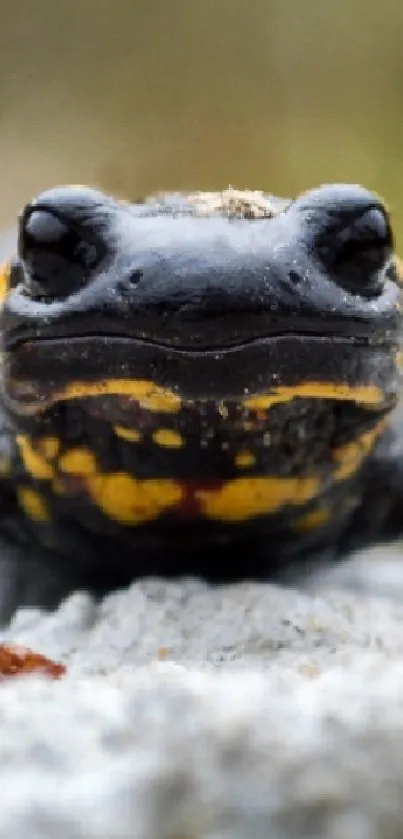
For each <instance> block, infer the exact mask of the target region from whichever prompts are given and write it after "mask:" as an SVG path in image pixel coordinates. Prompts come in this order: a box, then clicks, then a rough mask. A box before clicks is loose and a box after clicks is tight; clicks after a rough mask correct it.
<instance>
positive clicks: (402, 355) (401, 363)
mask: <svg viewBox="0 0 403 839" xmlns="http://www.w3.org/2000/svg"><path fill="white" fill-rule="evenodd" d="M396 365H397V367H398V368H399V370H403V352H402V351H401V350H399V352H397V353H396Z"/></svg>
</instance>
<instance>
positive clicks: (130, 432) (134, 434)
mask: <svg viewBox="0 0 403 839" xmlns="http://www.w3.org/2000/svg"><path fill="white" fill-rule="evenodd" d="M114 432H115V434H116V437H120V439H121V440H129V441H130V442H131V443H139V442H140V440H141V434H140V431H138V430H137V428H124V426H123V425H115V427H114Z"/></svg>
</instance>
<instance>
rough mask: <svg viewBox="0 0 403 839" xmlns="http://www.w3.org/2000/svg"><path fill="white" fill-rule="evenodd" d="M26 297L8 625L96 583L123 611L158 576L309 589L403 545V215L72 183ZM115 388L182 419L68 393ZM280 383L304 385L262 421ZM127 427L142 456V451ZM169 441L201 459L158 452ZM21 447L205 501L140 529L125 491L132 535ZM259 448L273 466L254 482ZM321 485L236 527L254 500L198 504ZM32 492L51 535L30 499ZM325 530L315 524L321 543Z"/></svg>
mask: <svg viewBox="0 0 403 839" xmlns="http://www.w3.org/2000/svg"><path fill="white" fill-rule="evenodd" d="M7 280H8V288H7V290H6V293H5V296H4V304H3V310H2V329H1V340H2V351H3V365H2V378H3V381H2V415H1V423H2V424H1V427H0V455H2V457H3V459H4V458H6V459H7V460H8V462H9V467H8V469H7V470H4V476H3V477H2V478H0V481H1V486H0V503H1V522H0V549H1V560H0V573H1V587H2V589H1V597H0V620H2V621H5V620H7V619H8V618H9V617H10V615H11V614H12V613H13V611H14V609H15V608H16V607H17V606H18V605H39V606H45V607H47V608H53V607H54V606H56V605H57V603H58V602H59V601H60V599H61V598H62V597H64V596H65V595H66V594H68V593H69V592H70V591H71V590H74V589H76V588H79V587H83V588H86V589H88V590H90V591H92V592H93V593H94V594H96V595H102V594H103V593H105V592H106V591H108V590H111V589H113V588H115V587H118V586H122V585H126V584H127V583H129V582H130V581H131V580H132V579H134V578H136V577H138V576H142V575H146V574H152V575H155V574H163V575H166V576H173V575H179V574H186V575H189V574H196V575H201V576H203V577H205V578H207V579H209V580H213V581H227V580H235V579H242V578H258V579H268V578H272V577H273V576H275V575H276V574H278V573H280V575H282V576H283V577H287V575H288V573H289V571H290V569H291V568H302V567H304V565H306V564H307V563H311V562H314V561H316V560H320V559H323V558H326V560H334V559H339V558H341V557H343V556H344V555H346V554H347V553H348V552H349V551H351V550H353V549H355V548H358V547H364V546H365V545H368V544H370V543H372V542H384V541H390V540H392V539H394V538H396V537H397V536H399V535H401V532H402V531H403V520H402V516H401V509H402V488H403V482H402V474H401V473H402V464H403V459H402V457H401V449H402V445H401V443H400V440H402V439H403V435H400V434H399V424H398V413H397V412H396V410H395V408H396V405H397V401H398V395H399V390H400V370H399V356H398V350H399V346H400V341H401V326H402V311H401V309H402V305H403V304H402V292H401V287H400V275H399V270H398V264H397V261H396V259H395V256H394V249H393V236H392V231H391V224H390V219H389V216H388V213H387V211H386V209H385V207H384V205H383V204H382V202H381V201H380V199H379V198H378V197H377V196H376V195H374V194H373V193H371V192H369V191H367V190H366V189H364V188H361V187H354V186H348V185H331V186H324V187H320V188H318V189H316V190H312V191H310V192H308V193H306V194H304V195H302V196H300V197H299V198H297V199H296V200H294V201H289V200H285V199H279V198H275V197H271V196H263V195H261V194H256V195H255V194H252V195H249V194H246V193H245V194H243V195H242V194H238V193H226V194H224V195H223V196H222V198H221V199H220V196H217V195H204V196H203V195H201V194H198V195H195V196H182V195H168V196H162V197H161V198H156V199H154V200H152V201H146V202H142V203H138V204H134V205H129V204H125V203H119V202H117V201H115V200H114V199H112V198H111V197H109V196H106V195H104V194H102V193H100V192H97V191H95V190H91V189H85V188H71V187H70V188H69V187H63V188H56V189H53V190H49V191H47V192H44V193H42V194H40V195H39V196H38V197H37V198H35V199H34V200H33V201H31V202H30V203H29V204H28V205H27V206H26V207H25V209H24V210H23V212H22V214H21V216H20V220H19V235H18V249H17V255H16V256H15V257H14V258H13V259H12V261H11V263H10V266H9V270H8V275H7ZM105 379H108V380H114V381H115V382H116V381H118V382H128V381H130V380H136V382H138V381H140V382H143V383H144V381H145V382H149V383H150V382H151V385H152V386H154V387H157V388H158V389H159V392H163V393H165V392H166V391H167V392H168V394H169V395H170V397H169V398H171V400H173V402H174V403H175V400H176V403H177V407H176V408H175V409H174V410H172V409H169V410H168V409H166V407H165V406H164V405H163V406H162V409H159V407H158V405H157V407H156V406H155V405H153V406H152V407H151V408H150V405H149V404H148V403H147V401H146V402H145V403H144V400H143V401H142V399H141V397H139V396H137V398H136V399H133V398H132V399H131V400H130V397H129V398H128V397H126V396H123V397H122V393H120V395H116V394H112V395H110V394H109V395H108V394H105V392H101V388H100V390H99V392H98V393H96V392H94V390H92V391H91V393H90V394H89V393H88V392H86V393H81V392H80V393H78V392H75V393H74V394H72V393H71V392H70V391H69V392H67V390H66V389H67V388H68V387H69V385H71V384H72V383H73V384H74V383H75V382H77V381H78V380H79V381H80V382H81V383H83V382H84V384H85V385H94V384H95V385H96V384H97V383H99V382H104V381H105ZM312 383H314V386H313V388H312ZM317 383H319V386H320V387H319V390H318V389H317V388H316V384H317ZM304 387H306V388H307V389H306V390H305V391H304ZM278 388H283V389H284V388H286V389H288V390H287V393H288V397H287V398H285V397H284V398H283V399H282V401H279V403H278V404H274V405H272V406H269V407H268V408H267V410H266V409H263V410H262V409H260V408H256V406H255V407H250V406H248V399H253V398H255V399H256V398H259V397H265V396H266V397H267V395H268V394H273V393H277V392H278ZM326 388H327V391H326ZM340 388H341V390H342V394H344V395H342V396H341V397H340ZM363 389H364V390H363ZM294 390H295V396H293V392H294ZM364 392H365V394H366V395H365V396H363V393H364ZM62 393H64V396H63V397H61V394H62ZM333 393H334V396H333V395H332V394H333ZM374 393H376V394H377V398H373V394H374ZM368 394H369V396H368ZM292 397H293V398H292ZM117 426H119V427H121V426H124V427H125V428H126V430H127V429H129V431H136V432H137V431H138V432H139V434H140V435H141V439H140V438H139V440H136V441H133V439H132V440H127V439H121V438H120V437H119V435H118V436H116V435H117V433H116V427H117ZM161 428H162V429H165V430H166V428H168V429H169V430H170V433H171V437H172V434H175V435H176V438H178V436H179V438H180V439H181V440H182V444H181V445H179V446H177V447H175V445H173V446H172V445H171V444H168V445H167V444H165V443H164V444H163V445H156V444H155V439H156V438H154V437H153V435H158V433H159V432H160V430H161ZM368 434H369V435H372V434H373V437H371V440H372V443H371V445H370V446H369V448H368V451H367V450H365V453H364V454H365V456H364V455H363V456H362V457H358V459H357V463H356V465H355V466H354V465H353V467H352V468H348V469H347V470H345V472H344V473H343V474H341V472H340V471H339V472H338V471H337V470H338V468H339V466H338V464H339V460H338V458H339V454H338V453H339V452H340V451H344V452H345V451H346V447H349V446H350V444H352V445H355V444H357V441H358V445H359V446H361V442H360V441H362V440H363V439H367V438H366V435H368ZM21 437H23V438H24V439H25V440H27V439H28V440H29V445H30V446H31V449H30V451H31V455H30V457H31V456H32V451H34V453H35V452H36V453H38V451H39V448H38V446H40V445H41V444H42V443H43V438H46V439H47V440H49V438H51V439H53V440H55V439H56V440H57V441H58V444H60V447H61V449H60V451H61V453H62V454H63V453H64V454H65V453H66V452H70V453H71V451H72V450H75V451H76V450H77V449H79V450H80V451H81V452H82V450H83V449H84V450H85V451H86V453H87V455H86V456H88V453H90V454H91V453H92V454H93V455H94V457H95V458H96V462H97V470H98V469H99V470H100V472H102V474H103V476H105V475H107V476H110V475H111V474H113V475H115V474H117V473H118V474H119V475H120V474H124V475H125V476H126V477H127V476H129V480H130V479H135V480H136V481H141V482H147V481H149V480H151V481H153V480H154V479H155V480H158V481H160V480H163V481H164V480H167V481H169V480H172V481H174V482H176V483H175V486H176V487H178V486H179V485H180V487H181V488H183V487H186V488H187V489H186V493H185V495H186V499H187V500H186V502H185V501H183V503H182V501H181V502H180V503H179V502H178V503H176V502H175V503H174V504H173V505H171V507H169V505H168V507H167V508H164V509H163V510H162V511H161V510H158V512H156V513H155V515H152V516H148V518H146V519H144V520H143V519H141V521H136V522H133V521H132V520H131V521H130V522H129V523H128V522H125V523H122V521H120V520H117V519H116V515H115V513H116V507H118V506H119V504H118V502H117V501H116V498H117V494H116V493H117V490H116V489H115V486H117V484H116V485H115V484H113V486H112V496H111V497H112V501H111V503H112V506H114V516H115V517H113V516H112V518H110V516H109V514H108V515H107V514H106V513H105V509H103V511H102V510H100V508H99V506H98V505H97V503H96V502H97V498H98V496H94V495H91V492H90V490H89V489H88V486H87V484H86V483H85V482H86V480H87V478H84V479H82V475H81V474H80V475H77V474H74V475H73V478H72V476H71V474H70V475H68V476H67V477H66V474H65V473H64V472H63V469H62V466H61V464H62V460H61V459H58V458H60V457H61V455H60V452H59V454H58V455H57V458H56V465H55V466H54V471H53V472H52V474H51V475H50V474H47V473H46V470H47V469H48V468H49V469H50V467H48V466H47V465H46V464H47V463H48V460H46V458H48V455H46V458H45V461H43V460H42V467H41V469H42V471H40V470H39V472H38V469H37V467H36V465H35V466H34V469H33V471H32V469H30V466H29V463H31V461H32V457H31V460H30V461H27V460H24V457H23V456H22V450H21V444H20V442H18V441H20V440H21ZM16 441H17V442H16ZM41 441H42V442H41ZM153 441H154V442H153ZM245 449H246V450H247V454H248V455H249V456H250V455H251V456H252V457H251V460H250V462H248V463H246V464H245V462H244V463H242V465H241V466H239V465H237V460H236V458H237V455H238V454H239V453H240V452H241V454H242V453H244V451H245ZM41 451H42V450H41ZM41 456H42V455H41ZM49 457H50V455H49ZM43 462H45V467H44V468H43ZM35 463H36V461H35ZM343 463H344V461H343ZM10 464H11V465H10ZM52 469H53V466H52ZM97 475H98V471H97ZM312 476H317V477H318V478H320V481H319V485H318V488H317V489H316V490H315V491H312V492H308V493H307V495H306V497H305V496H304V498H303V499H302V501H301V500H298V501H291V502H290V501H289V500H288V501H287V500H284V501H283V502H281V503H280V502H279V503H278V504H276V501H274V507H273V509H270V510H268V509H267V510H266V509H265V507H264V504H265V502H263V508H264V509H263V512H262V508H261V507H259V504H260V502H261V497H260V496H259V495H258V497H257V502H256V503H257V507H256V510H255V509H254V508H253V510H252V513H251V514H250V515H248V516H246V517H243V516H240V517H239V516H237V514H235V515H234V520H229V519H231V515H232V512H231V511H232V506H231V505H234V509H235V508H236V505H237V504H239V495H237V499H238V500H235V501H234V500H233V497H232V496H231V497H230V500H229V501H228V503H227V505H226V508H225V509H226V513H228V510H230V516H229V518H228V515H227V514H226V515H224V517H222V516H221V515H218V517H217V515H214V516H213V517H211V515H210V514H207V513H206V510H205V509H204V508H203V507H200V503H199V501H197V503H196V506H195V498H196V499H198V498H199V496H198V495H197V492H199V493H200V492H201V493H202V494H203V492H205V491H207V493H209V492H210V491H211V490H214V491H217V492H218V491H220V489H222V488H223V487H224V489H225V488H226V487H228V485H229V484H231V483H234V482H236V481H238V479H241V484H242V487H245V490H244V492H245V498H246V499H249V498H250V489H249V487H250V484H249V483H247V482H246V483H242V481H243V479H247V478H251V479H252V484H253V480H255V479H260V478H267V477H268V478H270V479H274V480H275V481H278V486H279V487H280V490H281V488H282V487H283V486H284V485H286V486H289V485H290V482H293V481H294V482H297V483H298V482H299V481H300V480H301V481H302V482H304V480H305V479H306V478H309V479H310V478H311V477H312ZM126 477H125V480H126ZM60 481H62V483H63V481H64V483H63V489H62V491H60ZM83 481H84V482H83ZM284 481H285V482H286V484H284V483H283V482H284ZM58 483H59V489H57V485H58ZM95 483H96V482H95ZM292 485H294V484H292ZM125 486H126V484H125ZM141 486H142V487H143V486H148V484H147V483H145V484H143V483H142V484H141ZM237 486H238V484H237ZM264 486H265V487H266V484H265V485H264ZM267 486H268V485H267ZM299 486H300V484H299V483H298V487H299ZM189 487H190V490H189ZM206 488H207V489H206ZM27 489H28V491H29V492H30V491H31V490H33V491H34V493H36V494H37V496H36V497H38V496H39V497H40V499H42V501H43V502H44V504H45V506H46V509H47V511H48V516H47V517H46V520H42V519H41V517H40V516H39V517H38V515H37V514H33V513H32V510H31V512H30V510H29V509H28V511H27V507H26V505H25V506H24V504H22V503H21V495H20V494H19V493H20V492H21V490H22V492H23V493H24V492H26V490H27ZM194 491H196V495H195V493H194ZM265 491H266V489H264V491H263V495H264V492H265ZM94 492H96V490H94ZM276 492H277V483H276V488H275V490H274V491H273V497H274V499H276V497H277V496H276ZM142 493H143V489H142V490H141V492H140V496H139V497H140V500H141V498H142V497H143V496H142ZM146 493H147V490H146ZM192 493H193V494H192ZM241 494H242V493H241ZM126 496H127V493H126V492H123V495H122V498H123V502H125V501H126ZM102 497H103V496H102ZM208 497H209V498H210V497H211V496H208ZM189 499H190V500H189ZM136 503H137V502H136ZM242 503H243V502H241V508H242ZM192 505H193V506H192ZM252 506H253V505H252ZM255 506H256V504H255ZM136 509H137V508H136ZM215 509H216V508H215ZM220 509H221V508H220ZM242 509H243V508H242ZM323 509H326V517H325V519H323V520H322V519H321V511H322V510H323ZM318 514H319V515H318ZM119 515H120V514H119V510H118V511H117V516H118V519H119ZM304 517H307V520H309V521H310V522H312V521H313V522H315V524H313V525H312V524H311V525H310V526H309V527H306V526H304V525H303V526H300V525H301V521H305V518H304ZM236 519H237V520H236Z"/></svg>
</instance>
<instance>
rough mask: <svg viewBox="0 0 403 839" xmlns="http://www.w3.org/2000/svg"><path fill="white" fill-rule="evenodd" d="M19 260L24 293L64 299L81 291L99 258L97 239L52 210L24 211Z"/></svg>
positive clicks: (35, 206)
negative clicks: (24, 287) (24, 284)
mask: <svg viewBox="0 0 403 839" xmlns="http://www.w3.org/2000/svg"><path fill="white" fill-rule="evenodd" d="M18 250H19V257H20V260H21V262H22V265H23V268H24V274H25V278H26V290H27V291H28V293H29V294H31V295H32V296H34V297H45V298H46V297H51V298H63V297H67V296H68V295H70V294H73V293H74V292H75V291H78V289H79V288H81V287H82V286H83V285H84V284H85V282H86V280H87V278H88V275H89V273H90V272H91V270H92V269H93V268H94V267H95V266H96V265H97V263H98V262H99V261H100V258H101V256H102V254H101V253H100V251H101V248H100V247H99V246H98V243H97V241H96V237H91V236H90V235H89V231H88V230H86V229H83V230H81V229H80V226H79V225H77V224H76V223H74V222H73V221H71V220H70V219H68V218H63V217H62V216H61V215H60V216H59V215H58V214H56V213H55V212H54V210H53V208H52V209H48V208H46V207H40V206H38V205H33V206H29V205H28V207H27V208H26V209H25V211H24V213H23V214H22V217H21V219H20V227H19V240H18Z"/></svg>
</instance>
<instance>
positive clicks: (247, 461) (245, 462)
mask: <svg viewBox="0 0 403 839" xmlns="http://www.w3.org/2000/svg"><path fill="white" fill-rule="evenodd" d="M255 463H256V458H255V455H254V454H252V452H248V451H246V449H245V451H243V452H238V454H236V455H235V466H239V468H240V469H244V468H246V467H247V466H254V465H255Z"/></svg>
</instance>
